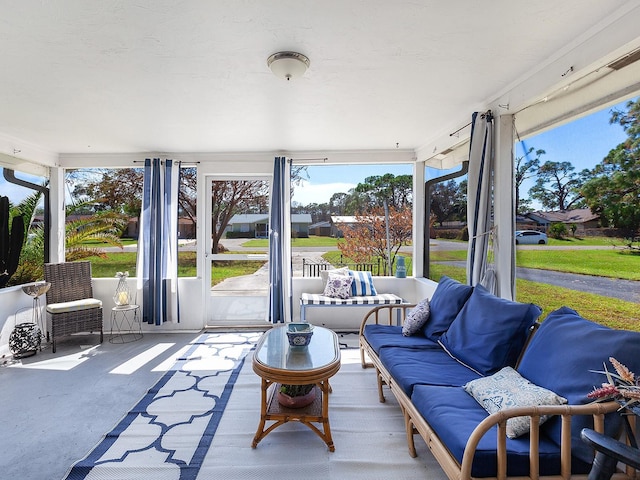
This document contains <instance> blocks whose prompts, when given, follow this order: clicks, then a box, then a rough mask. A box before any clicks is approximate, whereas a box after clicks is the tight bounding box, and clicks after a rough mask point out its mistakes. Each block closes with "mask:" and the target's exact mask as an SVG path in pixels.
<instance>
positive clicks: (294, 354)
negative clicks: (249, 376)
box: [251, 327, 340, 452]
mask: <svg viewBox="0 0 640 480" xmlns="http://www.w3.org/2000/svg"><path fill="white" fill-rule="evenodd" d="M286 332H287V330H286V327H275V328H272V329H271V330H269V331H268V332H266V333H265V334H264V336H263V337H262V338H261V339H260V341H259V342H258V345H257V347H256V351H255V353H254V355H253V371H254V372H256V373H257V374H258V375H259V376H260V377H261V378H262V401H261V406H260V424H259V425H258V430H257V431H256V435H255V437H254V438H253V443H252V444H251V446H252V447H253V448H256V446H257V445H258V442H260V440H262V439H263V438H264V437H266V436H267V435H268V434H269V433H271V432H272V431H273V430H274V429H276V428H277V427H279V426H280V425H283V424H285V423H287V422H290V421H297V422H300V423H303V424H305V425H306V426H307V427H309V428H310V429H311V430H313V431H314V432H315V433H316V434H317V435H318V436H319V437H320V438H321V439H322V440H324V442H325V443H326V444H327V446H328V447H329V451H331V452H333V451H335V446H334V445H333V439H332V438H331V428H330V427H329V392H330V390H331V387H330V386H329V378H331V377H332V376H333V375H335V374H336V373H337V372H338V370H340V347H339V345H338V336H337V335H336V334H335V333H334V332H333V331H331V330H328V329H326V328H322V327H314V329H313V337H312V338H311V343H310V344H309V346H307V347H290V346H289V341H288V339H287V333H286ZM281 384H290V385H305V384H315V387H314V388H316V389H317V395H316V399H315V401H314V402H313V403H312V404H311V405H308V406H306V407H304V408H300V409H297V408H287V407H284V406H282V405H280V403H278V400H277V398H276V392H277V391H278V389H279V388H280V385H281ZM269 421H273V422H275V423H272V424H271V425H269V426H267V422H269ZM316 423H318V424H320V426H321V427H322V429H321V428H319V427H318V426H317V425H315V424H316ZM265 427H266V428H265Z"/></svg>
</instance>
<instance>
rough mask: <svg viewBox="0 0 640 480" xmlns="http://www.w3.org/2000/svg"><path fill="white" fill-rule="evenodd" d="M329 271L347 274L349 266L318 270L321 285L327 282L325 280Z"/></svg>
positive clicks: (327, 278)
mask: <svg viewBox="0 0 640 480" xmlns="http://www.w3.org/2000/svg"><path fill="white" fill-rule="evenodd" d="M329 273H334V274H336V275H349V267H341V268H332V269H331V270H320V278H321V279H322V284H323V285H326V284H327V280H329Z"/></svg>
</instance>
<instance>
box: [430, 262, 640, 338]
mask: <svg viewBox="0 0 640 480" xmlns="http://www.w3.org/2000/svg"><path fill="white" fill-rule="evenodd" d="M430 273H431V275H430V278H431V279H432V280H435V281H438V280H439V279H440V277H441V276H442V275H447V276H449V277H451V278H454V279H456V280H458V281H460V282H466V271H465V269H464V268H461V267H455V266H451V265H443V264H434V265H432V266H431V272H430ZM516 300H517V301H519V302H525V303H535V304H536V305H539V306H540V307H541V308H542V309H543V312H542V315H541V317H540V318H541V319H544V318H545V317H546V316H547V315H548V314H549V313H550V312H552V311H553V310H556V309H557V308H560V307H562V306H565V305H566V306H568V307H571V308H573V309H574V310H576V311H577V312H578V313H579V314H580V315H582V316H583V317H584V318H587V319H589V320H592V321H594V322H596V323H599V324H601V325H606V326H608V327H611V328H618V329H623V330H634V331H640V309H638V304H637V303H633V302H625V301H622V300H618V299H616V298H611V297H603V296H600V295H594V294H592V293H583V292H578V291H576V290H570V289H568V288H562V287H556V286H554V285H546V284H543V283H536V282H530V281H528V280H522V279H518V280H517V281H516Z"/></svg>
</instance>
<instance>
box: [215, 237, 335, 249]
mask: <svg viewBox="0 0 640 480" xmlns="http://www.w3.org/2000/svg"><path fill="white" fill-rule="evenodd" d="M220 243H222V244H223V245H224V239H223V240H221V241H220ZM337 243H338V239H337V238H333V237H317V236H315V235H312V236H310V237H309V238H292V239H291V246H292V247H335V246H336V245H337ZM242 246H243V247H268V246H269V239H267V238H254V239H252V240H247V241H246V242H244V243H243V244H242Z"/></svg>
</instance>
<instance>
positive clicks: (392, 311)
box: [358, 303, 416, 336]
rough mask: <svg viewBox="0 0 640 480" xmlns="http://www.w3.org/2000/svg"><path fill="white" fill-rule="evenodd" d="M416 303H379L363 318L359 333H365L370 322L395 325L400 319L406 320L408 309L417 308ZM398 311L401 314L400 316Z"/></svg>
mask: <svg viewBox="0 0 640 480" xmlns="http://www.w3.org/2000/svg"><path fill="white" fill-rule="evenodd" d="M415 306H416V304H415V303H401V304H398V305H379V306H377V307H375V308H372V309H371V310H369V311H368V312H367V314H366V315H365V316H364V318H363V319H362V323H361V324H360V330H359V332H358V333H359V335H360V336H362V334H363V333H364V327H366V326H367V325H368V324H376V325H393V324H394V323H397V322H398V321H401V322H404V319H405V318H406V317H407V313H408V310H410V309H412V308H415ZM398 313H399V314H400V316H399V317H398Z"/></svg>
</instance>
